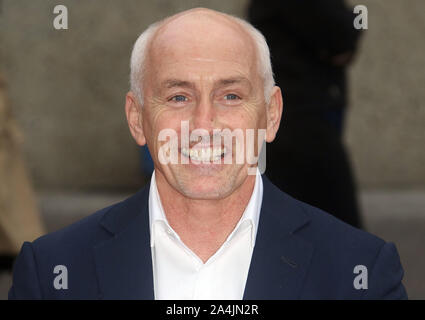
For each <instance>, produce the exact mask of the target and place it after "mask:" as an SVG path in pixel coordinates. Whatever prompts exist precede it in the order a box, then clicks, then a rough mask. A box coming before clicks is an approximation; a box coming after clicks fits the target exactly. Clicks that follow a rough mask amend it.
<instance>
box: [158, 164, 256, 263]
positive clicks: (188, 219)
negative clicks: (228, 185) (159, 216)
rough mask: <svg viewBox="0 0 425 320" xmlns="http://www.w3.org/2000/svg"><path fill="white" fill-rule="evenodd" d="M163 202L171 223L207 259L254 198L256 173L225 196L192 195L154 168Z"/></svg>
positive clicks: (188, 245) (188, 244)
mask: <svg viewBox="0 0 425 320" xmlns="http://www.w3.org/2000/svg"><path fill="white" fill-rule="evenodd" d="M155 178H156V183H157V187H158V192H159V195H160V199H161V203H162V206H163V208H164V212H165V215H166V217H167V220H168V222H169V224H170V226H171V227H172V228H173V230H174V231H176V233H177V234H178V235H179V237H180V238H181V240H182V241H183V242H184V243H185V245H186V246H187V247H189V248H190V249H191V250H192V251H193V252H194V253H195V254H197V255H198V256H199V257H200V258H201V259H202V260H203V261H204V262H205V261H206V260H208V258H209V257H210V256H211V255H213V254H214V253H215V252H216V251H217V250H218V249H219V248H220V246H221V245H222V244H223V243H224V242H225V240H226V239H227V237H228V236H229V234H230V233H231V232H232V231H233V229H234V228H235V226H236V224H237V223H238V221H239V220H240V219H241V217H242V214H243V212H244V210H245V208H246V206H247V205H248V202H249V200H250V198H251V195H252V192H253V189H254V185H255V178H256V176H255V175H248V177H247V178H246V179H245V181H244V182H243V183H242V184H241V185H240V186H239V187H237V188H236V190H235V191H234V192H232V194H230V195H229V196H227V197H225V198H223V199H208V200H199V199H190V198H187V197H186V196H184V195H182V194H181V193H180V192H178V191H177V190H175V189H174V188H173V187H172V186H170V185H169V183H168V182H167V180H166V179H165V177H164V176H163V175H162V174H161V173H160V172H158V171H156V172H155Z"/></svg>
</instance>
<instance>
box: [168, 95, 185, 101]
mask: <svg viewBox="0 0 425 320" xmlns="http://www.w3.org/2000/svg"><path fill="white" fill-rule="evenodd" d="M170 100H171V101H174V102H186V101H187V100H188V99H187V98H186V97H185V96H182V95H180V94H179V95H177V96H174V97H172V98H171V99H170Z"/></svg>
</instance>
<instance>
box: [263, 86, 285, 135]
mask: <svg viewBox="0 0 425 320" xmlns="http://www.w3.org/2000/svg"><path fill="white" fill-rule="evenodd" d="M282 109H283V102H282V92H281V90H280V88H279V87H277V86H274V87H273V89H272V93H271V96H270V102H269V104H268V106H267V134H266V141H267V142H272V141H273V140H274V138H275V137H276V133H277V130H279V125H280V120H281V117H282Z"/></svg>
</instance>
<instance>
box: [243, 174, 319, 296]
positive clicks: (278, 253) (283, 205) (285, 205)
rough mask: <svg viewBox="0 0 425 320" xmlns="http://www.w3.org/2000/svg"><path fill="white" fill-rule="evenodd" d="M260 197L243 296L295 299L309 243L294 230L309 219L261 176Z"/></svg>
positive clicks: (302, 275)
mask: <svg viewBox="0 0 425 320" xmlns="http://www.w3.org/2000/svg"><path fill="white" fill-rule="evenodd" d="M263 184H264V193H263V194H264V196H263V202H262V208H261V215H260V222H259V226H258V231H257V238H256V242H255V247H254V252H253V255H252V259H251V265H250V269H249V273H248V279H247V283H246V286H245V293H244V299H271V300H273V299H276V300H278V299H279V300H280V299H297V298H298V297H299V294H300V290H301V287H302V283H303V280H304V277H305V275H306V273H307V269H308V267H309V262H310V259H311V257H312V253H313V245H312V244H311V243H309V242H307V241H305V240H303V239H302V238H300V237H299V236H297V235H296V231H297V230H298V229H300V228H301V227H302V226H304V225H306V224H307V223H308V222H309V218H308V216H307V215H306V213H304V211H303V209H302V208H301V207H300V206H299V205H298V203H297V202H296V201H295V200H294V199H292V198H291V197H289V196H287V195H286V194H284V193H283V192H281V191H280V190H279V189H277V188H276V187H275V186H274V185H273V184H272V183H271V182H270V181H269V180H268V179H267V178H266V177H265V176H264V175H263Z"/></svg>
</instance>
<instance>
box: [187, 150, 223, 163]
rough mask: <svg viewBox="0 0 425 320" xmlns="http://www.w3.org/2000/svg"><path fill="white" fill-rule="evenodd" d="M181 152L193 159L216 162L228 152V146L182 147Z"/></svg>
mask: <svg viewBox="0 0 425 320" xmlns="http://www.w3.org/2000/svg"><path fill="white" fill-rule="evenodd" d="M180 152H181V154H182V155H183V156H185V157H187V158H189V159H191V160H193V161H198V162H204V163H206V162H215V161H219V160H221V159H222V158H224V156H225V155H226V153H227V148H226V147H214V148H212V147H204V148H181V150H180Z"/></svg>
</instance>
